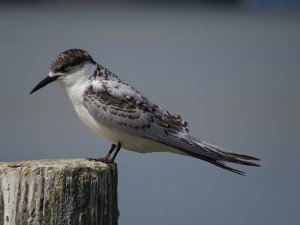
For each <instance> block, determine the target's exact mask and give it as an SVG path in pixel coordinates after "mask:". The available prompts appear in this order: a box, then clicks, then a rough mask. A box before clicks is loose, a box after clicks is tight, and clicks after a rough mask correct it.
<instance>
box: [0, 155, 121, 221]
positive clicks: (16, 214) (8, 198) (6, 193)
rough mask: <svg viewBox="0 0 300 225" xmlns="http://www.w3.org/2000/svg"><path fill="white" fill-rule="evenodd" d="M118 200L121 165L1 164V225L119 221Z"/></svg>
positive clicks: (80, 162) (82, 162)
mask: <svg viewBox="0 0 300 225" xmlns="http://www.w3.org/2000/svg"><path fill="white" fill-rule="evenodd" d="M117 200H118V199H117V166H116V165H115V164H109V165H107V164H103V163H99V162H93V161H89V160H86V159H75V160H70V159H67V160H37V161H23V162H11V163H0V225H25V224H26V225H116V224H118V215H119V213H118V204H117V203H118V202H117Z"/></svg>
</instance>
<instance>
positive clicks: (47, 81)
mask: <svg viewBox="0 0 300 225" xmlns="http://www.w3.org/2000/svg"><path fill="white" fill-rule="evenodd" d="M57 78H58V76H53V77H50V76H47V77H46V78H45V79H44V80H42V81H41V82H40V83H38V85H36V86H35V88H33V89H32V90H31V92H30V94H32V93H33V92H36V91H37V90H39V89H41V88H42V87H44V86H46V85H47V84H50V83H51V82H53V81H55V80H56V79H57Z"/></svg>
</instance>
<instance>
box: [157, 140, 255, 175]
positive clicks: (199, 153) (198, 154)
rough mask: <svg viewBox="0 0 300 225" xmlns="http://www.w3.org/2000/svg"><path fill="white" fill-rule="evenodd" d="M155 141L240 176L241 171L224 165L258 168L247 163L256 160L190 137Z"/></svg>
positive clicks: (253, 164)
mask: <svg viewBox="0 0 300 225" xmlns="http://www.w3.org/2000/svg"><path fill="white" fill-rule="evenodd" d="M156 141H159V142H161V143H163V144H166V145H169V146H172V147H174V148H177V149H179V150H180V151H182V152H183V153H185V154H186V155H189V156H192V157H195V158H198V159H201V160H204V161H206V162H209V163H211V164H214V165H216V166H218V167H220V168H222V169H225V170H228V171H231V172H233V173H237V174H240V175H245V173H244V172H243V171H240V170H237V169H234V168H231V167H229V166H227V165H226V164H225V163H226V162H230V163H236V164H241V165H246V166H257V167H259V166H260V165H258V164H256V163H253V162H249V161H252V160H259V159H258V158H255V157H252V156H248V155H243V154H239V153H235V152H231V151H226V150H225V149H223V148H220V147H218V146H215V145H212V144H209V143H206V142H203V141H200V140H198V139H196V138H194V137H191V136H187V137H186V138H180V137H176V136H174V135H168V136H166V137H164V138H163V139H160V140H156Z"/></svg>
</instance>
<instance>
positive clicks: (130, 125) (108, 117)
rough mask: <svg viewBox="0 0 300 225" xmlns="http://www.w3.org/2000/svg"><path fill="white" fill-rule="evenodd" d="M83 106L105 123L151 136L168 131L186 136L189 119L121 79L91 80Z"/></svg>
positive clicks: (114, 127) (120, 129)
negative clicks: (160, 104) (186, 119)
mask: <svg viewBox="0 0 300 225" xmlns="http://www.w3.org/2000/svg"><path fill="white" fill-rule="evenodd" d="M83 103H84V105H85V107H86V108H87V109H88V110H89V112H90V113H91V114H92V115H93V116H94V117H96V118H97V120H99V121H100V122H101V123H102V124H103V125H105V126H107V127H111V128H113V129H116V130H118V131H121V132H126V133H128V134H132V135H137V136H141V137H148V138H151V139H155V138H159V137H161V136H165V135H167V134H169V133H172V134H176V135H179V136H182V137H184V136H186V135H187V132H188V128H187V122H186V121H184V120H182V118H181V117H180V116H178V115H174V114H171V113H169V112H168V111H167V110H164V109H162V108H160V107H158V106H157V105H155V104H153V103H151V102H150V101H149V100H148V99H147V98H145V97H144V96H142V95H141V94H140V93H139V92H137V91H136V90H135V89H134V88H133V87H131V86H130V85H128V84H125V83H124V82H122V81H120V80H101V81H100V80H97V79H94V80H93V81H92V84H91V86H89V87H88V88H87V90H86V91H85V93H84V102H83Z"/></svg>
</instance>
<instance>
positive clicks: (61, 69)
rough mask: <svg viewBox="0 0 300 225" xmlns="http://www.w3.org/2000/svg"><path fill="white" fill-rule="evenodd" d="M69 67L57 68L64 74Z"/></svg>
mask: <svg viewBox="0 0 300 225" xmlns="http://www.w3.org/2000/svg"><path fill="white" fill-rule="evenodd" d="M68 68H69V66H68V65H63V66H61V67H60V68H59V71H60V72H62V73H65V72H67V71H68Z"/></svg>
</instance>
